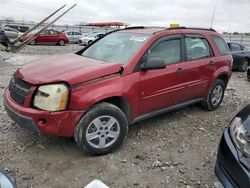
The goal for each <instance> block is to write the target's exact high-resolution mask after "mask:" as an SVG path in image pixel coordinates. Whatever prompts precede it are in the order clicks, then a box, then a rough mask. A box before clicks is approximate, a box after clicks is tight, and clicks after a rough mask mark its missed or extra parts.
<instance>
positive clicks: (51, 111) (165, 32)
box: [3, 27, 232, 155]
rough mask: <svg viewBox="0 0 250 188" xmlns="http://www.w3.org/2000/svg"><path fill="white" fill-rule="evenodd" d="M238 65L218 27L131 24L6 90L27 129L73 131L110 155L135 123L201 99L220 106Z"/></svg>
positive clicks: (23, 75) (17, 76)
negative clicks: (168, 26)
mask: <svg viewBox="0 0 250 188" xmlns="http://www.w3.org/2000/svg"><path fill="white" fill-rule="evenodd" d="M231 68H232V56H231V53H230V51H229V49H228V46H227V44H226V43H225V41H224V40H223V38H222V36H221V35H220V34H219V33H217V32H216V31H214V30H213V29H195V28H183V27H181V28H174V29H171V28H168V29H166V28H162V27H132V28H126V29H121V30H117V31H114V32H111V33H109V34H107V35H105V36H104V37H103V38H101V39H100V40H97V41H94V42H93V43H91V44H90V45H89V46H88V47H87V48H83V49H82V50H80V51H79V52H77V53H76V54H74V53H71V54H64V55H56V56H52V57H49V58H43V59H41V60H36V61H35V62H33V63H28V64H24V65H23V66H22V67H21V68H19V69H18V70H17V71H16V72H15V73H14V75H13V77H12V79H11V81H10V84H9V86H8V87H7V88H6V89H5V90H4V97H3V98H4V105H5V109H6V111H7V113H8V115H9V117H11V118H12V119H13V120H14V121H15V122H17V124H19V125H20V126H22V127H25V128H28V129H30V130H33V131H37V132H40V133H43V134H45V135H54V136H66V137H72V136H74V138H75V141H76V143H77V145H78V146H79V148H80V149H81V150H83V151H85V152H86V153H89V154H92V155H97V154H106V153H109V152H112V151H114V150H115V149H117V148H118V147H119V146H120V145H121V144H122V143H123V141H124V140H125V138H126V135H127V133H128V127H129V125H130V124H133V123H135V122H138V121H141V120H143V119H147V118H150V117H152V116H155V115H160V114H162V113H165V112H168V111H171V110H175V109H177V108H180V107H183V106H186V105H190V104H195V103H201V104H202V106H203V107H204V108H206V109H207V110H210V111H211V110H216V109H217V108H218V107H219V106H220V104H221V102H222V100H223V97H224V91H225V89H226V87H227V83H228V81H229V79H230V77H231Z"/></svg>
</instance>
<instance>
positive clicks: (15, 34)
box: [2, 27, 21, 40]
mask: <svg viewBox="0 0 250 188" xmlns="http://www.w3.org/2000/svg"><path fill="white" fill-rule="evenodd" d="M2 29H3V30H4V34H5V35H6V36H7V37H8V38H9V39H10V40H13V39H15V38H17V37H18V36H19V35H21V33H20V32H19V31H17V30H15V29H12V28H10V27H3V28H2Z"/></svg>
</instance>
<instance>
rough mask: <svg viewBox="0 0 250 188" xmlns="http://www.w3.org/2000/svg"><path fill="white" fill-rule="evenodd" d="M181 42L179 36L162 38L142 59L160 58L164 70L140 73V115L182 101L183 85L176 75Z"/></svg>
mask: <svg viewBox="0 0 250 188" xmlns="http://www.w3.org/2000/svg"><path fill="white" fill-rule="evenodd" d="M181 41H182V40H181V36H172V37H166V38H162V39H160V40H158V41H157V42H156V43H155V44H154V45H153V46H152V47H151V48H150V49H149V50H148V53H147V54H146V55H145V56H146V57H144V58H143V59H150V58H160V59H162V60H164V62H165V64H166V68H164V69H158V70H147V71H142V70H141V71H140V73H139V77H140V114H145V113H148V112H152V111H154V110H157V109H162V108H166V107H169V106H173V105H175V104H178V103H180V102H181V101H182V97H181V95H182V92H183V91H184V85H183V81H182V78H181V77H180V75H179V74H178V71H179V63H180V62H181V61H182V58H181V57H182V56H181V53H182V50H181V43H182V42H181ZM142 64H143V62H142Z"/></svg>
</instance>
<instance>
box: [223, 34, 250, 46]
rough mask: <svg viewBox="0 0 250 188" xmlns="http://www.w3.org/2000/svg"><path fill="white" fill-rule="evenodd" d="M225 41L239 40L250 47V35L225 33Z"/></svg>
mask: <svg viewBox="0 0 250 188" xmlns="http://www.w3.org/2000/svg"><path fill="white" fill-rule="evenodd" d="M223 37H224V39H225V41H231V42H238V43H241V44H243V45H244V46H247V47H250V35H245V34H240V35H223Z"/></svg>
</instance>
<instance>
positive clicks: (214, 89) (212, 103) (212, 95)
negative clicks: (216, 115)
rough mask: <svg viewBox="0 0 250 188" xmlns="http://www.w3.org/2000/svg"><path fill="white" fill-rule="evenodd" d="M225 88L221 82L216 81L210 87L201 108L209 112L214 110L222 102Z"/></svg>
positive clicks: (219, 80)
mask: <svg viewBox="0 0 250 188" xmlns="http://www.w3.org/2000/svg"><path fill="white" fill-rule="evenodd" d="M225 88H226V85H225V83H224V82H223V80H221V79H216V80H215V81H214V83H213V85H212V86H211V87H210V89H209V91H208V95H207V97H206V99H205V100H204V101H203V102H202V103H201V104H202V106H203V107H204V108H205V109H207V110H209V111H212V110H216V109H217V108H218V107H219V106H220V104H221V102H222V100H223V97H224V92H225Z"/></svg>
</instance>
